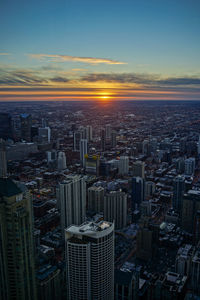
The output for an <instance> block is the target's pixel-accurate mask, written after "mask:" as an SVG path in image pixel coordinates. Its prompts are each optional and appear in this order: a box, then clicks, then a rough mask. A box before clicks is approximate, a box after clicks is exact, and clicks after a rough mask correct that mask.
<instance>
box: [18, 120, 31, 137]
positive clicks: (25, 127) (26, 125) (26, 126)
mask: <svg viewBox="0 0 200 300" xmlns="http://www.w3.org/2000/svg"><path fill="white" fill-rule="evenodd" d="M20 121H21V138H22V139H23V140H25V141H26V142H30V141H31V126H32V117H31V115H30V114H21V115H20Z"/></svg>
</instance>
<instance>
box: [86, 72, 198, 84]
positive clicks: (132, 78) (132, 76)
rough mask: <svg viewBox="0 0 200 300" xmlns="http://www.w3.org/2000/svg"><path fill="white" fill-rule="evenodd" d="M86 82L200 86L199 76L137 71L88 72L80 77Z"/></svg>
mask: <svg viewBox="0 0 200 300" xmlns="http://www.w3.org/2000/svg"><path fill="white" fill-rule="evenodd" d="M81 80H82V81H87V82H98V81H99V82H100V81H104V82H116V83H122V84H131V83H132V84H140V85H144V86H146V85H147V86H157V87H158V86H160V87H162V86H165V87H167V86H168V87H170V86H171V87H176V86H190V85H192V86H200V77H192V76H191V77H189V76H182V77H168V78H161V77H160V76H159V75H153V74H139V73H121V74H119V73H90V74H87V75H84V76H82V77H81Z"/></svg>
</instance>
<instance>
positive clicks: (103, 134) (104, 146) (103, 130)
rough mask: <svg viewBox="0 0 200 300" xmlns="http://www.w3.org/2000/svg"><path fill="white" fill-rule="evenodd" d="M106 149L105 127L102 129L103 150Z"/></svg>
mask: <svg viewBox="0 0 200 300" xmlns="http://www.w3.org/2000/svg"><path fill="white" fill-rule="evenodd" d="M105 149H106V132H105V129H104V128H102V129H101V150H102V151H105Z"/></svg>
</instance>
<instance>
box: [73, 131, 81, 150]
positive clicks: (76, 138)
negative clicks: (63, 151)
mask: <svg viewBox="0 0 200 300" xmlns="http://www.w3.org/2000/svg"><path fill="white" fill-rule="evenodd" d="M82 138H83V132H82V131H80V130H79V131H76V132H74V143H73V144H74V145H73V146H74V147H73V148H74V151H80V140H81V139H82Z"/></svg>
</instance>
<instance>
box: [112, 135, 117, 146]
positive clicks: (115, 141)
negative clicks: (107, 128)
mask: <svg viewBox="0 0 200 300" xmlns="http://www.w3.org/2000/svg"><path fill="white" fill-rule="evenodd" d="M116 145H117V134H116V132H115V131H112V132H111V147H112V148H115V147H116Z"/></svg>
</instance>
